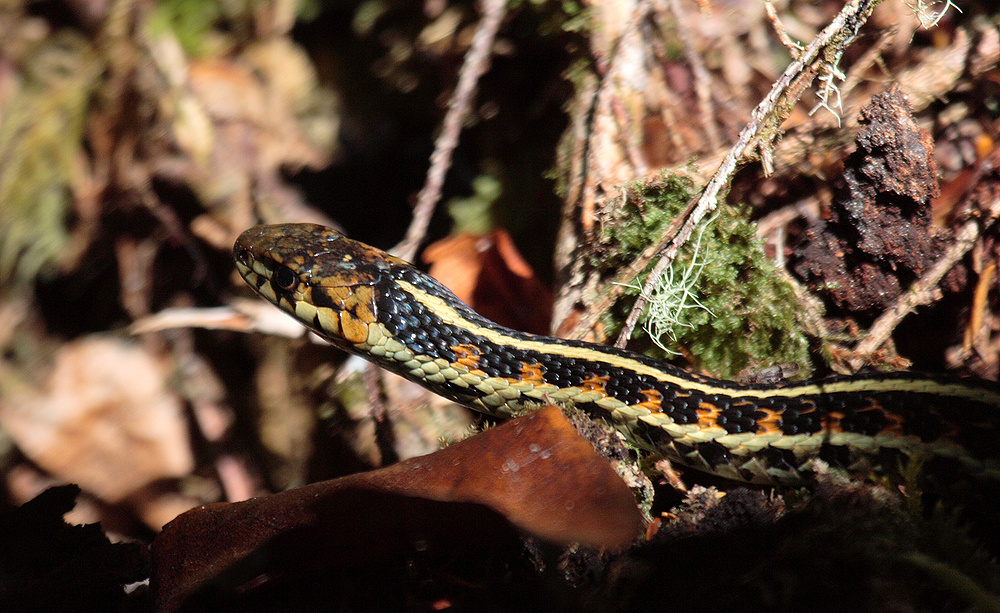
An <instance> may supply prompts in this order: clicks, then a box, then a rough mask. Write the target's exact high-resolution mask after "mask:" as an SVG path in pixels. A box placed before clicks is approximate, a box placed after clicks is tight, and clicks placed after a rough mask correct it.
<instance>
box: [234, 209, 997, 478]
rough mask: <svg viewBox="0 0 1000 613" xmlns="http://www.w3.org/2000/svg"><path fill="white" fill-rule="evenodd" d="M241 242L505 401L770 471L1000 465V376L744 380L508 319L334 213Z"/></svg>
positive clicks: (443, 381)
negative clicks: (472, 302)
mask: <svg viewBox="0 0 1000 613" xmlns="http://www.w3.org/2000/svg"><path fill="white" fill-rule="evenodd" d="M233 253H234V257H235V260H236V266H237V268H238V269H239V272H240V274H241V275H242V276H243V278H244V279H245V280H246V281H247V283H249V284H250V286H251V287H253V288H254V289H255V290H256V291H257V293H258V294H260V295H261V296H262V297H264V298H265V299H267V300H269V301H270V302H272V303H273V304H275V305H277V306H278V307H280V308H281V309H283V310H285V311H286V312H288V313H290V314H291V315H293V316H294V317H295V318H297V319H298V320H299V321H300V322H301V323H302V324H303V325H305V326H306V327H308V328H309V329H310V330H312V331H313V332H315V333H316V334H318V335H319V336H321V337H323V338H324V339H326V340H328V341H330V342H331V343H333V344H334V345H337V346H339V347H341V348H343V349H345V350H347V351H349V352H351V353H355V354H359V355H361V356H363V357H365V358H367V359H369V360H371V361H373V362H375V363H376V364H378V365H380V366H383V367H385V368H387V369H388V370H391V371H394V372H396V373H399V374H401V375H402V376H404V377H406V378H408V379H411V380H413V381H416V382H417V383H420V384H422V385H424V386H425V387H427V388H429V389H430V390H431V391H433V392H435V393H437V394H440V395H442V396H444V397H447V398H449V399H451V400H454V401H456V402H459V403H461V404H464V405H466V406H469V407H472V408H474V409H477V410H479V411H482V412H485V413H487V414H490V415H494V416H499V417H506V416H511V415H516V414H520V413H524V412H526V411H527V410H530V409H531V408H534V407H537V406H538V405H539V404H540V403H543V402H551V403H555V404H557V405H561V406H563V407H575V408H577V409H580V410H582V411H585V412H586V413H587V414H588V415H590V416H591V417H593V418H596V419H601V420H604V421H605V422H606V423H608V424H610V425H611V426H613V427H614V428H615V429H617V430H619V431H620V432H621V433H622V434H623V435H624V437H625V439H626V440H627V441H628V442H629V443H630V444H632V445H633V446H635V447H636V448H638V449H640V450H645V451H648V452H651V453H655V454H661V455H662V456H664V457H666V458H668V459H670V460H672V461H674V462H678V463H680V464H683V465H686V466H689V467H692V468H694V469H697V470H700V471H705V472H708V473H712V474H716V475H719V476H722V477H726V478H730V479H736V480H740V481H748V482H755V483H794V482H799V481H801V480H802V479H803V478H804V477H805V476H806V473H807V472H808V467H809V466H810V463H809V460H811V459H812V458H821V459H824V460H826V461H828V462H830V463H831V464H834V465H838V466H842V467H844V468H847V469H848V470H852V471H854V472H861V471H868V470H872V469H880V468H881V469H883V470H892V469H893V465H892V464H891V463H897V464H896V465H897V466H898V462H899V461H900V459H901V456H912V455H915V454H917V455H920V456H921V457H928V458H930V457H937V458H944V459H945V461H951V462H957V463H958V464H959V465H961V466H963V467H964V468H965V469H968V470H970V471H972V472H973V473H979V474H983V473H985V474H987V475H989V476H995V475H998V474H1000V464H998V463H997V460H996V458H997V456H998V453H997V447H998V444H1000V388H998V386H997V385H996V384H995V383H991V382H987V381H982V380H979V379H971V378H967V379H963V378H958V377H949V376H917V375H913V374H910V373H889V374H886V373H877V374H865V375H855V376H846V377H845V376H840V377H833V378H828V379H817V380H811V381H801V382H781V383H778V384H751V385H741V384H738V383H735V382H733V381H726V380H721V379H714V378H710V377H706V376H702V375H698V374H694V373H690V372H686V371H684V370H682V369H679V368H677V367H674V366H671V365H669V364H664V363H661V362H658V361H656V360H653V359H651V358H648V357H646V356H643V355H640V354H637V353H633V352H630V351H625V350H620V349H616V348H613V347H606V346H602V345H597V344H593V343H587V342H582V341H568V340H562V339H557V338H550V337H545V336H538V335H533V334H528V333H525V332H519V331H516V330H511V329H509V328H505V327H503V326H500V325H499V324H496V323H494V322H492V321H490V320H488V319H486V318H484V317H482V316H481V315H479V314H477V313H476V312H475V311H473V310H472V309H471V308H470V307H468V306H467V305H466V304H465V303H463V302H462V301H461V300H459V299H458V298H457V297H456V296H455V295H454V294H453V293H452V292H451V291H449V290H448V289H447V288H445V287H444V286H443V285H442V284H441V283H439V282H438V281H436V280H435V279H433V278H432V277H430V276H428V275H426V274H424V273H422V272H420V271H419V270H418V269H416V268H415V267H413V266H412V265H410V264H409V263H407V262H405V261H403V260H401V259H399V258H396V257H393V256H391V255H389V254H387V253H385V252H383V251H380V250H378V249H376V248H374V247H370V246H368V245H365V244H363V243H360V242H357V241H354V240H351V239H348V238H346V237H344V236H343V235H342V234H340V233H339V232H337V231H335V230H332V229H329V228H325V227H322V226H317V225H312V224H287V225H276V226H258V227H256V228H252V229H250V230H247V231H246V232H244V233H243V235H242V236H240V238H239V240H237V242H236V245H235V247H234V252H233Z"/></svg>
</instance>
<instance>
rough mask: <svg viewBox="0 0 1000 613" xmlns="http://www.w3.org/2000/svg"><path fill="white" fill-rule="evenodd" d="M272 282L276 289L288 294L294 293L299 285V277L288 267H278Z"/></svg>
mask: <svg viewBox="0 0 1000 613" xmlns="http://www.w3.org/2000/svg"><path fill="white" fill-rule="evenodd" d="M271 280H272V281H273V282H274V285H275V287H277V288H278V289H280V290H283V291H286V292H290V291H293V290H294V289H295V288H296V287H297V286H298V284H299V276H298V275H297V274H295V273H294V272H293V271H292V269H291V268H289V267H287V266H279V267H277V268H276V269H275V270H274V275H273V276H272V277H271Z"/></svg>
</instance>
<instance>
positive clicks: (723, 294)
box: [599, 177, 811, 377]
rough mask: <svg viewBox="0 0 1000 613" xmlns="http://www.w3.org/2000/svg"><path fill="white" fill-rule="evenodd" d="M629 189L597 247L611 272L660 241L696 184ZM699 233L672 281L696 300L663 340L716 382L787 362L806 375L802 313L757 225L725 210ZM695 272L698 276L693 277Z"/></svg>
mask: <svg viewBox="0 0 1000 613" xmlns="http://www.w3.org/2000/svg"><path fill="white" fill-rule="evenodd" d="M628 191H629V193H630V194H631V197H629V198H628V199H626V201H625V202H624V204H623V206H621V207H618V210H616V212H615V215H616V217H617V219H615V220H609V222H610V223H608V224H607V225H606V226H605V230H604V233H603V237H602V239H603V240H602V241H601V249H599V251H603V252H604V253H603V254H601V255H600V256H599V257H600V258H601V259H600V261H601V262H603V263H604V265H606V266H607V267H608V268H606V270H608V271H609V272H612V271H614V270H615V269H617V268H619V267H620V266H622V265H624V264H625V263H627V262H630V261H632V259H634V258H635V257H636V256H637V255H638V254H639V253H640V252H641V250H642V249H644V248H645V247H646V246H647V245H648V244H649V243H650V242H651V241H653V240H656V239H657V238H658V237H659V236H661V235H662V233H663V232H664V230H665V229H666V227H667V225H668V224H670V223H671V222H672V221H673V220H674V218H675V217H676V216H677V214H678V213H679V212H680V211H681V210H682V209H683V208H684V205H686V204H687V203H688V202H689V201H690V198H691V194H692V192H693V186H692V185H691V183H690V182H689V181H688V180H686V179H681V178H677V177H664V178H663V179H662V180H661V181H660V182H657V183H656V184H636V185H631V186H629V188H628ZM701 232H702V234H701V236H700V238H699V237H698V235H697V234H696V235H695V237H694V238H693V239H692V240H691V241H689V242H688V244H686V245H685V246H684V248H683V249H682V250H681V253H680V254H679V255H678V257H677V259H676V260H675V262H674V263H673V267H674V271H675V274H674V278H675V279H684V280H685V282H686V283H690V294H691V296H690V298H691V299H690V300H689V301H688V302H687V303H686V305H684V306H683V307H682V308H677V309H676V310H675V312H674V317H673V319H675V320H676V325H675V327H674V328H673V330H672V333H671V334H670V335H668V336H672V338H671V339H663V338H661V339H659V340H660V342H661V343H663V344H665V345H667V346H668V348H670V349H674V350H676V351H678V352H682V353H684V354H686V355H689V356H692V358H693V359H694V360H695V361H696V366H698V367H699V368H702V369H704V370H706V371H708V372H710V373H712V374H714V375H717V376H722V377H732V376H734V375H736V374H737V373H739V372H740V371H742V370H744V369H746V368H748V367H749V368H761V367H766V366H771V365H774V364H783V363H789V362H791V363H796V364H798V365H799V366H800V367H801V371H800V372H801V374H803V375H808V374H809V372H810V371H811V361H810V356H809V351H808V346H809V342H808V339H807V337H806V336H805V334H804V333H803V332H802V331H801V328H802V326H801V325H800V322H799V321H798V314H799V313H800V312H801V311H802V309H800V308H799V306H798V304H797V302H796V300H795V295H794V292H793V290H792V287H791V286H790V285H789V284H788V282H787V281H786V280H785V279H784V278H782V277H781V275H780V274H779V273H778V271H777V269H776V268H775V266H774V263H773V262H771V260H769V259H768V258H767V257H766V256H765V254H764V250H763V245H762V242H761V240H760V239H758V238H757V235H756V232H755V229H754V226H753V224H751V223H750V222H748V221H747V220H746V219H745V217H744V215H743V213H742V211H741V210H739V209H737V208H734V207H728V206H723V207H720V209H719V211H718V213H717V214H716V216H715V217H714V218H713V219H712V220H710V221H708V222H706V223H705V224H703V229H702V230H701ZM612 252H613V253H614V255H609V254H610V253H612ZM692 270H693V271H695V272H697V274H695V275H693V276H692V275H691V273H690V271H692ZM644 281H645V279H644V277H643V278H642V281H641V282H644ZM637 294H638V290H637V289H635V288H632V289H630V290H629V291H628V292H627V293H626V296H627V299H624V300H622V301H620V303H619V310H617V312H615V313H613V316H614V317H615V318H616V319H618V320H619V321H621V320H622V319H623V317H622V315H623V313H625V312H626V311H627V308H625V307H626V306H630V305H631V303H632V302H633V300H634V297H635V296H636V295H637ZM675 295H676V292H675ZM626 303H627V304H626ZM662 306H663V305H661V307H662ZM654 308H655V307H654ZM648 311H649V309H647V313H646V314H644V319H645V320H648V318H649V313H648ZM612 327H614V326H613V325H612ZM619 327H620V326H619ZM643 336H644V335H643ZM636 342H637V343H638V344H639V346H640V349H641V350H644V351H646V352H647V353H650V354H651V355H655V356H657V357H660V358H661V359H662V358H664V357H666V356H667V353H666V352H663V351H662V350H659V349H657V348H656V347H654V345H653V343H652V342H650V340H649V339H648V337H647V338H645V339H642V338H637V339H636Z"/></svg>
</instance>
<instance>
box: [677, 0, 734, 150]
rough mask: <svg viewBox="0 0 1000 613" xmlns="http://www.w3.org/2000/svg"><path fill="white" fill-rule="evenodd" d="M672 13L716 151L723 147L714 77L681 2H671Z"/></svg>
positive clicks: (699, 109) (711, 144) (709, 136)
mask: <svg viewBox="0 0 1000 613" xmlns="http://www.w3.org/2000/svg"><path fill="white" fill-rule="evenodd" d="M670 12H671V13H673V15H674V21H676V23H677V37H678V38H679V39H680V40H681V44H682V45H684V57H686V58H687V61H688V64H690V65H691V74H692V75H694V91H695V94H696V95H697V97H698V113H699V114H700V115H701V123H702V126H703V127H704V129H705V137H706V138H707V139H708V146H709V147H710V148H711V149H713V150H715V149H718V148H719V147H721V146H722V144H723V142H722V136H721V135H720V134H719V127H718V126H717V125H716V124H715V112H714V109H713V108H712V77H711V75H709V73H708V68H706V67H705V62H704V61H703V60H702V58H701V54H700V53H698V50H697V49H696V48H695V44H694V36H693V35H692V34H691V32H690V31H689V30H688V28H687V27H685V24H686V19H685V14H684V9H682V8H681V3H680V0H670Z"/></svg>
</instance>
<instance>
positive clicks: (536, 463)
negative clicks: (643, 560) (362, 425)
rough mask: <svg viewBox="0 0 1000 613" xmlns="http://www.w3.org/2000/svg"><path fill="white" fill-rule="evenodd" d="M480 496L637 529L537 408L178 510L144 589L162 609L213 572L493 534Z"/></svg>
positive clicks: (551, 413) (556, 519) (563, 535)
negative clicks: (410, 449) (360, 468)
mask: <svg viewBox="0 0 1000 613" xmlns="http://www.w3.org/2000/svg"><path fill="white" fill-rule="evenodd" d="M442 503H449V504H442ZM484 507H486V508H488V509H491V510H492V511H495V512H499V513H500V514H502V515H503V516H504V517H505V518H506V519H507V520H508V521H510V522H511V523H513V524H514V525H516V526H519V527H520V528H522V529H524V530H526V531H528V532H530V533H532V534H535V535H537V536H539V537H541V538H543V539H546V540H550V541H556V542H562V543H569V542H581V543H585V544H590V545H594V546H600V547H622V546H625V545H627V544H628V543H630V542H631V541H632V540H633V539H635V538H636V537H637V536H638V535H639V534H640V533H641V532H642V529H643V522H642V517H641V515H640V513H639V511H638V509H637V508H636V505H635V501H634V498H633V496H632V493H631V491H630V490H629V489H628V487H627V486H626V485H625V483H624V482H623V481H622V480H621V479H620V478H619V477H618V475H617V474H616V473H615V472H614V471H613V470H612V469H611V467H610V466H609V465H608V463H607V462H606V461H605V460H604V459H603V458H601V457H600V456H598V455H597V453H596V452H595V451H594V449H593V448H592V447H591V445H590V443H588V442H587V441H585V440H584V439H582V438H581V437H580V436H579V435H577V433H576V431H575V430H574V429H573V427H572V426H571V425H570V424H569V422H568V421H567V420H566V419H565V417H563V415H562V414H561V412H560V411H559V410H558V409H556V408H555V407H546V408H544V409H541V410H539V411H537V412H535V413H533V414H531V415H527V416H525V417H522V418H519V419H516V420H513V421H510V422H507V423H506V424H504V425H501V426H498V427H496V428H493V429H490V430H487V431H486V432H483V433H482V434H480V435H478V436H475V437H473V438H471V439H468V440H466V441H463V442H461V443H456V444H455V445H452V446H451V447H448V448H446V449H443V450H441V451H439V452H437V453H434V454H431V455H428V456H424V457H420V458H414V459H411V460H407V461H405V462H401V463H399V464H395V465H393V466H390V467H388V468H384V469H381V470H376V471H372V472H368V473H360V474H355V475H351V476H348V477H344V478H341V479H337V480H333V481H324V482H321V483H315V484H312V485H308V486H305V487H302V488H299V489H296V490H291V491H287V492H282V493H280V494H275V495H273V496H268V497H264V498H256V499H253V500H249V501H246V502H242V503H231V504H217V505H211V506H207V507H201V508H199V509H194V510H192V511H189V512H188V513H185V514H184V515H181V516H180V517H178V518H177V519H176V520H174V521H173V522H171V523H170V524H168V525H167V526H166V527H165V528H164V531H163V533H161V534H160V536H159V537H157V539H156V541H155V542H154V544H153V549H152V552H153V559H154V567H155V570H154V579H153V582H154V583H153V589H154V591H155V592H156V595H157V598H158V601H159V606H160V607H161V608H160V610H161V611H172V610H176V609H177V608H178V607H181V606H183V605H184V604H185V602H190V599H191V598H192V597H194V598H197V597H198V592H199V590H202V594H201V596H204V589H205V586H206V585H208V584H209V583H210V582H211V581H213V580H214V579H215V578H216V577H218V576H220V574H224V576H225V577H226V581H227V582H228V584H229V585H231V586H235V585H236V584H243V585H246V581H249V580H251V579H252V578H253V577H255V576H258V575H259V574H260V573H262V572H263V573H265V574H269V573H276V572H283V573H291V574H292V575H293V576H296V573H309V572H310V570H311V569H316V568H323V569H325V572H336V569H352V570H356V569H358V568H359V567H362V566H365V565H370V564H373V565H376V566H377V567H379V568H381V567H382V566H383V565H384V566H386V567H390V568H391V567H392V561H393V560H398V559H400V558H405V556H406V555H407V552H411V551H412V549H413V547H414V543H415V542H417V541H419V542H422V543H425V545H424V546H426V543H428V542H434V543H438V542H441V543H448V544H457V543H461V544H462V546H463V547H464V546H469V545H470V544H474V545H475V546H478V547H489V546H492V544H497V545H498V544H499V542H500V541H498V540H495V539H498V538H502V535H504V534H507V535H508V538H509V529H508V528H504V527H503V526H504V522H502V521H499V518H498V517H497V516H496V515H494V514H493V513H492V512H486V509H484ZM455 546H458V545H455ZM263 560H269V561H270V563H267V564H264V567H265V568H260V565H261V564H262V563H263ZM211 589H219V586H218V585H217V584H216V585H214V587H212V588H211ZM235 589H236V590H237V591H239V590H242V589H244V588H238V587H237V588H235Z"/></svg>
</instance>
